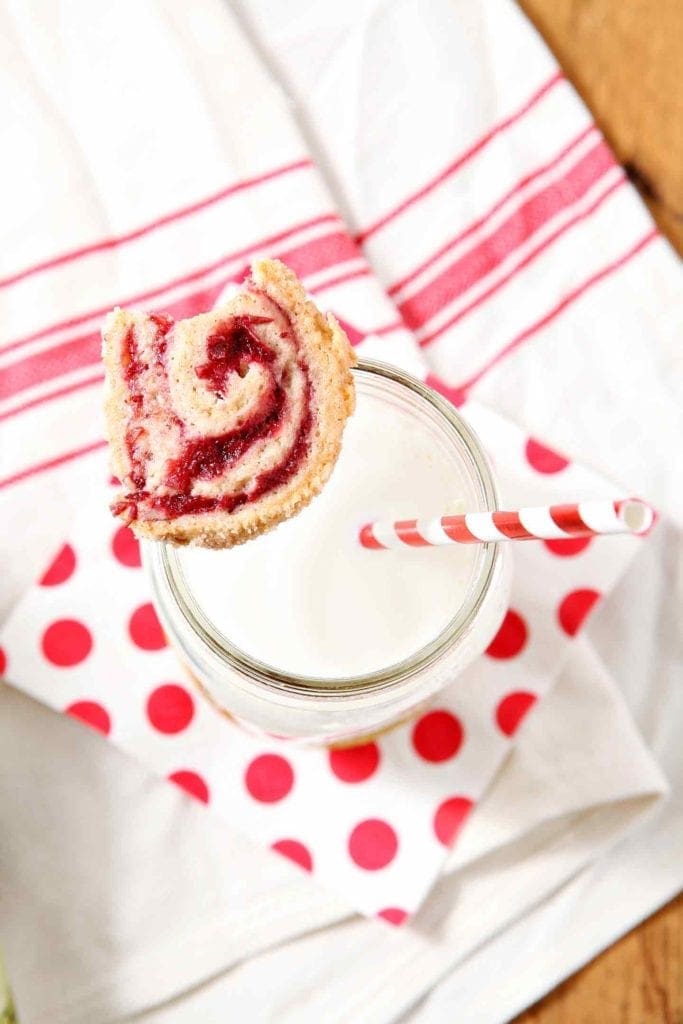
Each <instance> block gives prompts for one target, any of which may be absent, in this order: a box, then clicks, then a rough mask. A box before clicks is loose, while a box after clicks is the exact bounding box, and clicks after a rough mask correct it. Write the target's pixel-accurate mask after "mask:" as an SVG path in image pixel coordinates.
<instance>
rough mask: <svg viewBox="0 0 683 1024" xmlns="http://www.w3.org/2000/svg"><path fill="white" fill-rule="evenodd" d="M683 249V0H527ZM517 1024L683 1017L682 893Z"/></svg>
mask: <svg viewBox="0 0 683 1024" xmlns="http://www.w3.org/2000/svg"><path fill="white" fill-rule="evenodd" d="M520 5H521V7H522V8H523V10H524V11H525V12H526V13H527V15H528V16H529V17H530V18H531V20H532V21H533V22H534V23H535V25H536V27H537V28H538V29H539V31H540V32H541V34H542V35H543V36H544V37H545V40H546V42H547V43H548V45H549V46H550V48H551V49H552V50H553V51H554V53H555V55H556V57H557V58H558V60H559V62H560V64H561V65H562V67H563V68H564V70H565V73H566V74H567V77H568V78H569V79H570V81H571V82H573V84H574V85H575V86H576V88H577V89H578V91H579V92H580V94H581V95H582V97H583V99H584V101H585V102H586V103H587V105H588V106H589V107H590V109H591V111H592V113H593V116H594V117H595V120H596V121H597V123H598V124H599V126H600V128H601V129H602V131H603V133H604V134H605V136H606V138H607V139H608V141H609V143H610V144H611V146H612V148H613V149H614V151H615V153H616V155H617V158H618V159H619V160H620V161H621V163H623V164H624V166H625V168H626V170H627V173H628V174H629V176H630V177H631V179H632V181H633V182H634V184H635V185H636V187H637V188H638V190H639V191H640V193H641V195H642V197H643V199H644V200H645V202H646V203H647V205H648V206H649V208H650V210H651V212H652V214H653V216H654V217H655V219H656V221H657V223H658V224H659V227H660V228H661V230H662V231H663V232H664V234H666V235H668V237H669V239H670V240H671V242H672V244H673V245H674V246H675V247H676V249H677V250H678V252H679V253H681V254H683V0H520ZM515 1024H683V896H680V897H679V898H678V899H677V900H674V902H673V903H670V904H669V905H668V907H665V908H664V909H662V910H660V911H659V913H657V914H655V915H654V916H653V917H651V918H650V919H649V920H648V921H645V922H644V923H643V924H641V925H640V926H639V927H638V928H636V929H635V930H634V931H632V932H631V933H630V934H629V935H626V936H625V937H624V938H623V939H621V940H620V941H619V942H617V943H616V944H615V945H614V946H612V947H611V949H609V950H607V951H606V952H605V953H603V954H602V955H601V956H599V957H598V958H597V959H596V960H594V961H593V962H592V963H591V964H589V965H588V966H587V967H585V968H584V969H583V970H582V971H580V972H579V973H578V974H576V975H575V976H574V977H572V978H570V979H569V980H568V981H566V982H564V983H563V984H562V985H560V986H559V987H558V988H557V989H556V990H555V991H554V992H553V993H551V994H550V995H549V996H547V997H546V998H545V999H543V1000H542V1001H541V1002H540V1003H538V1004H537V1005H536V1006H534V1007H532V1008H531V1009H529V1010H527V1011H526V1012H525V1013H523V1014H522V1015H521V1016H520V1017H518V1018H517V1020H516V1022H515Z"/></svg>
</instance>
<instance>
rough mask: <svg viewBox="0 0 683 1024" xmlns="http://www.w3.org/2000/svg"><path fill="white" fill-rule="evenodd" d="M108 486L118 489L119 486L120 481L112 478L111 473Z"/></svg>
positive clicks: (114, 477) (115, 477)
mask: <svg viewBox="0 0 683 1024" xmlns="http://www.w3.org/2000/svg"><path fill="white" fill-rule="evenodd" d="M109 486H110V487H120V486H121V481H120V480H119V478H118V477H117V476H114V474H113V473H112V474H111V475H110V476H109Z"/></svg>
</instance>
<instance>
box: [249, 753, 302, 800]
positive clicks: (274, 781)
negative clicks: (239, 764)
mask: <svg viewBox="0 0 683 1024" xmlns="http://www.w3.org/2000/svg"><path fill="white" fill-rule="evenodd" d="M244 783H245V785H246V787H247V790H248V791H249V793H250V795H251V796H253V798H254V800H259V801H260V802H261V803H263V804H274V803H277V801H278V800H283V799H284V798H285V797H286V796H287V794H288V793H289V791H290V789H291V788H292V786H293V785H294V771H293V769H292V766H291V764H290V763H289V761H287V759H286V758H284V757H281V756H280V754H261V755H260V756H259V757H255V758H254V760H253V761H252V762H251V764H250V765H249V767H248V768H247V770H246V772H245V775H244Z"/></svg>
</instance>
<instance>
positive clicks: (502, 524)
mask: <svg viewBox="0 0 683 1024" xmlns="http://www.w3.org/2000/svg"><path fill="white" fill-rule="evenodd" d="M653 522H654V512H653V510H652V509H651V508H650V506H649V505H646V504H645V502H643V501H638V500H637V499H636V498H626V499H622V500H620V501H580V502H578V503H575V504H573V505H544V506H541V507H538V508H521V509H519V510H518V511H517V512H467V513H465V515H460V516H441V518H438V519H400V520H398V521H397V522H393V523H390V522H376V523H366V524H365V526H363V527H362V528H361V530H360V532H359V534H358V538H359V540H360V543H361V544H362V545H363V547H364V548H372V549H373V550H376V551H379V550H383V549H385V548H402V547H411V548H423V547H438V546H440V545H445V544H480V543H482V542H483V541H501V540H560V539H562V538H565V537H597V536H601V535H603V536H604V535H607V534H616V533H636V534H640V533H647V531H648V530H649V529H650V527H651V526H652V523H653Z"/></svg>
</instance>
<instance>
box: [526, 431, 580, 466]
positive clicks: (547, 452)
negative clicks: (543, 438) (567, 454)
mask: <svg viewBox="0 0 683 1024" xmlns="http://www.w3.org/2000/svg"><path fill="white" fill-rule="evenodd" d="M525 454H526V458H527V462H528V463H529V465H530V466H532V467H533V468H534V469H535V470H537V472H539V473H559V472H560V470H562V469H564V468H565V466H568V465H569V459H565V458H564V457H563V456H562V455H560V454H559V452H554V451H553V450H552V448H546V446H545V445H543V444H540V442H539V441H534V439H533V438H529V440H528V441H527V443H526V449H525Z"/></svg>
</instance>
